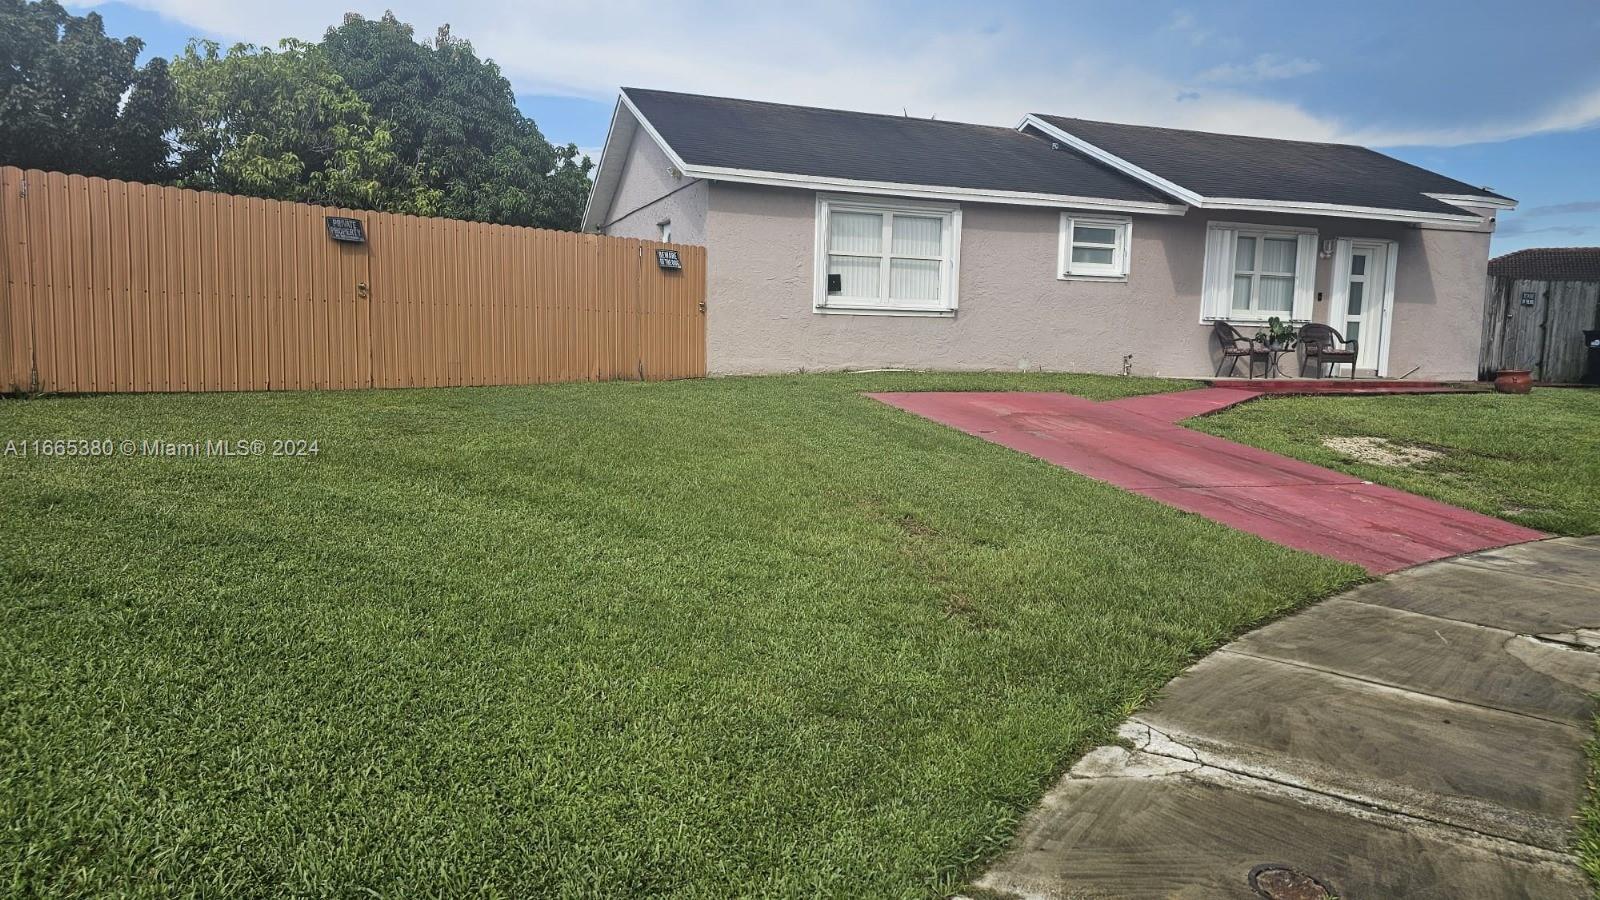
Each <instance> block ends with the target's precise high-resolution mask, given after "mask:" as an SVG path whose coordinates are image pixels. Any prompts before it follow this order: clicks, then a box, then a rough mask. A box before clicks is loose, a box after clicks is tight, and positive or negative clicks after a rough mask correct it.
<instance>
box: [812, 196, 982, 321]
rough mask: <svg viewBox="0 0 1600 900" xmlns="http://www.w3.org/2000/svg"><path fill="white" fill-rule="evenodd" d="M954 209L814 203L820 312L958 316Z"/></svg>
mask: <svg viewBox="0 0 1600 900" xmlns="http://www.w3.org/2000/svg"><path fill="white" fill-rule="evenodd" d="M959 215H960V213H959V210H957V209H956V208H954V207H937V206H932V205H927V206H924V205H920V204H919V205H916V206H901V205H898V204H896V205H892V206H878V205H867V204H862V203H857V202H853V201H839V200H829V199H822V200H819V201H818V229H817V230H818V237H819V238H820V240H819V242H818V243H819V246H820V249H821V251H822V252H821V258H820V259H819V261H818V272H819V274H820V275H821V276H822V277H821V278H820V279H819V281H820V285H819V286H820V287H821V290H820V291H819V292H818V298H817V307H818V308H819V309H824V310H844V311H848V310H860V311H868V312H870V311H874V310H881V311H886V312H938V313H946V312H949V311H951V310H953V309H955V277H954V274H955V273H954V269H955V267H954V253H953V250H954V248H955V246H956V241H957V236H956V234H955V232H956V230H957V228H958V227H959V221H960V220H959Z"/></svg>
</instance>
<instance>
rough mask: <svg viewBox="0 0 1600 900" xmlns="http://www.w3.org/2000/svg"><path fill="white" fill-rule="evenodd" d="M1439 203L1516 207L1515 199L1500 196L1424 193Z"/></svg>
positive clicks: (1503, 207) (1504, 207) (1500, 207)
mask: <svg viewBox="0 0 1600 900" xmlns="http://www.w3.org/2000/svg"><path fill="white" fill-rule="evenodd" d="M1423 196H1425V197H1432V198H1433V199H1435V200H1437V201H1439V202H1440V203H1448V204H1450V205H1451V206H1486V207H1488V208H1490V209H1516V208H1517V201H1515V200H1504V199H1502V198H1500V197H1483V196H1479V195H1477V194H1424V195H1423Z"/></svg>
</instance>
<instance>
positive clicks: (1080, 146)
mask: <svg viewBox="0 0 1600 900" xmlns="http://www.w3.org/2000/svg"><path fill="white" fill-rule="evenodd" d="M1029 126H1032V127H1034V128H1037V129H1038V130H1040V131H1042V132H1044V133H1045V134H1046V135H1048V136H1049V137H1051V138H1052V139H1054V140H1057V141H1060V142H1061V143H1063V144H1066V145H1067V146H1068V147H1071V148H1072V149H1074V150H1076V151H1078V152H1079V153H1082V154H1083V155H1084V156H1087V157H1089V158H1090V159H1093V160H1095V161H1097V162H1100V163H1104V164H1105V165H1107V166H1110V167H1111V168H1113V169H1116V170H1117V171H1118V172H1121V173H1122V174H1124V175H1130V176H1132V177H1134V178H1137V179H1138V180H1140V181H1142V182H1144V183H1145V184H1148V185H1150V186H1151V187H1153V188H1156V189H1158V190H1162V191H1166V192H1167V193H1169V194H1171V195H1172V196H1174V197H1177V198H1178V199H1179V200H1182V201H1183V202H1185V203H1187V204H1189V205H1190V206H1201V205H1202V202H1201V201H1203V200H1205V198H1204V197H1202V196H1200V195H1199V194H1197V193H1195V192H1194V191H1191V190H1189V189H1188V188H1186V187H1184V186H1182V185H1180V184H1177V183H1174V182H1171V181H1168V180H1167V179H1165V178H1162V177H1161V176H1160V175H1157V174H1156V173H1154V172H1151V171H1148V170H1146V169H1141V168H1139V167H1138V166H1136V165H1134V164H1133V163H1131V162H1128V161H1127V160H1125V159H1123V158H1122V157H1120V156H1117V155H1116V154H1114V153H1108V152H1106V151H1105V150H1102V149H1100V148H1099V147H1096V146H1095V145H1094V144H1091V143H1089V142H1088V141H1086V140H1084V139H1083V138H1080V137H1078V136H1077V135H1075V134H1069V133H1068V132H1065V131H1062V130H1061V129H1060V128H1057V127H1056V126H1054V125H1051V124H1050V123H1049V122H1046V121H1045V120H1043V119H1041V118H1039V117H1038V116H1034V115H1027V116H1024V117H1023V118H1022V122H1021V124H1019V125H1018V126H1017V130H1018V131H1021V130H1023V129H1024V128H1027V127H1029Z"/></svg>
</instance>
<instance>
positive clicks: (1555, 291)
mask: <svg viewBox="0 0 1600 900" xmlns="http://www.w3.org/2000/svg"><path fill="white" fill-rule="evenodd" d="M1592 328H1600V282H1594V281H1540V280H1534V279H1527V278H1508V277H1505V276H1490V278H1489V284H1488V289H1487V290H1486V291H1485V296H1484V304H1483V346H1482V348H1481V351H1480V353H1479V357H1478V377H1480V378H1492V377H1494V373H1495V372H1498V371H1500V370H1502V369H1529V370H1531V371H1532V372H1533V377H1534V378H1535V379H1537V380H1539V381H1549V382H1556V383H1571V382H1576V381H1578V380H1579V379H1581V378H1582V377H1583V369H1584V364H1585V361H1586V359H1587V355H1588V348H1587V346H1586V345H1585V344H1584V342H1583V332H1584V331H1585V330H1586V329H1592Z"/></svg>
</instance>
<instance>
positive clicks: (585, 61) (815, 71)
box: [80, 0, 1600, 145]
mask: <svg viewBox="0 0 1600 900" xmlns="http://www.w3.org/2000/svg"><path fill="white" fill-rule="evenodd" d="M80 2H81V0H80ZM89 2H91V3H92V2H96V0H89ZM124 2H128V3H131V4H132V5H136V6H140V7H143V8H146V9H150V10H154V11H156V12H159V13H161V14H163V15H166V16H168V17H170V18H173V19H176V20H178V21H181V22H183V23H185V24H188V25H190V26H191V27H195V28H197V29H203V30H205V31H207V32H209V33H213V34H218V35H222V36H224V37H226V38H228V39H237V40H244V41H250V42H254V43H271V42H273V41H276V40H277V39H278V38H280V37H299V38H304V39H308V40H315V39H317V38H318V37H320V35H321V34H322V32H323V31H324V30H326V29H327V28H328V27H329V26H330V25H334V24H337V22H338V19H339V16H338V14H337V13H335V12H333V9H334V8H330V7H328V6H327V5H326V4H325V3H324V2H322V0H275V2H273V3H216V2H210V0H124ZM383 6H392V8H393V9H394V11H395V14H396V15H397V16H399V17H400V18H401V19H402V20H404V21H407V22H410V23H412V24H413V25H415V26H416V29H417V33H418V36H419V37H422V36H427V35H431V34H432V33H433V31H434V29H435V28H436V27H437V26H438V25H439V23H441V22H449V23H450V25H451V31H452V33H454V34H456V35H459V36H462V37H465V38H468V39H470V40H471V41H472V42H473V44H474V45H475V46H476V47H477V49H478V51H479V52H480V53H481V54H483V55H486V56H489V57H491V58H493V59H494V60H495V61H496V62H497V63H499V65H500V67H501V69H502V71H504V73H505V74H506V77H507V78H509V79H510V80H511V82H512V84H513V86H514V87H515V89H516V90H517V92H518V93H519V94H529V93H546V94H560V95H567V96H576V97H585V98H590V99H594V100H598V101H601V102H606V103H609V102H610V100H611V99H612V98H614V97H615V95H616V89H617V88H618V87H619V86H622V85H637V86H640V87H657V88H664V89H670V90H683V91H692V92H699V93H710V94H720V95H725V96H736V97H749V98H753V99H762V100H775V101H782V102H789V103H801V104H812V105H818V106H832V107H839V108H844V109H858V110H867V111H873V112H889V113H898V112H900V110H901V109H902V108H905V109H907V110H909V111H910V113H911V114H912V115H918V116H928V115H937V116H938V117H939V118H941V119H947V120H951V119H953V120H962V121H969V122H986V123H991V124H1000V125H1011V124H1015V122H1016V121H1017V120H1018V119H1020V118H1021V116H1022V114H1023V113H1025V112H1035V111H1037V112H1051V113H1059V114H1062V115H1072V116H1082V117H1085V118H1104V119H1111V120H1115V121H1122V122H1135V123H1142V124H1162V125H1169V126H1173V127H1180V128H1201V129H1211V130H1218V131H1231V132H1239V133H1245V134H1261V135H1270V136H1276V137H1288V138H1299V139H1304V140H1324V141H1332V140H1340V141H1352V142H1359V143H1368V144H1377V145H1402V144H1459V143H1470V142H1474V141H1482V140H1502V139H1505V138H1508V137H1517V136H1521V135H1525V134H1530V133H1537V132H1542V131H1555V130H1563V129H1569V128H1576V127H1582V126H1584V125H1586V124H1592V123H1596V122H1600V90H1597V91H1595V92H1594V93H1592V94H1590V95H1587V96H1584V97H1579V98H1575V99H1571V100H1568V101H1565V102H1562V103H1558V104H1556V105H1555V106H1553V107H1551V108H1550V109H1549V110H1546V111H1544V112H1540V113H1536V114H1533V115H1530V116H1527V117H1524V118H1521V119H1517V120H1511V121H1505V122H1493V123H1467V124H1463V125H1460V126H1448V127H1443V128H1435V127H1425V128H1423V127H1419V128H1408V127H1373V126H1365V127H1364V126H1360V125H1356V124H1353V123H1350V122H1346V121H1343V120H1340V119H1338V118H1333V117H1329V116H1325V115H1319V114H1316V113H1314V112H1311V111H1309V110H1307V109H1306V108H1304V107H1303V106H1301V105H1299V104H1297V103H1293V102H1289V101H1284V100H1276V99H1269V98H1264V97H1259V96H1253V95H1251V94H1250V93H1249V92H1248V90H1247V85H1246V84H1245V83H1243V82H1238V83H1235V82H1233V81H1229V80H1227V79H1219V80H1217V81H1215V82H1214V83H1213V84H1214V86H1213V87H1210V88H1209V89H1207V90H1204V91H1199V92H1197V91H1194V90H1192V89H1191V86H1187V85H1184V84H1182V83H1181V82H1179V81H1178V80H1176V79H1174V78H1169V77H1166V76H1164V75H1162V74H1160V73H1159V72H1158V71H1156V70H1155V69H1154V68H1153V67H1151V66H1149V65H1141V64H1140V63H1139V62H1138V61H1137V60H1136V59H1134V58H1133V57H1131V56H1130V55H1128V54H1127V53H1125V52H1119V50H1118V48H1108V47H1103V46H1085V45H1081V44H1080V45H1074V44H1073V43H1072V41H1071V40H1070V38H1069V37H1062V38H1059V39H1052V40H1050V41H1040V40H1038V39H1037V35H1036V33H1035V32H1034V31H1033V30H1032V29H1031V28H1030V27H1029V25H1028V23H1025V22H1015V21H1011V20H1009V19H1007V18H1006V17H1005V15H1006V14H1005V13H1004V12H1000V11H993V12H986V14H985V15H972V14H971V13H970V11H969V10H968V9H966V8H965V7H957V8H953V9H949V10H945V11H941V9H940V8H939V7H937V6H932V7H928V9H927V10H926V11H925V12H924V13H923V14H921V15H919V16H918V17H916V18H912V19H908V18H906V17H905V16H903V15H900V14H898V13H895V12H893V11H889V10H884V9H880V8H878V7H876V6H874V5H873V4H863V3H857V2H849V0H825V2H822V3H820V4H811V5H808V6H806V7H805V8H804V9H803V10H801V9H799V8H797V7H796V6H795V5H784V6H776V5H774V6H764V5H761V4H748V3H735V2H732V0H682V2H680V3H677V4H673V5H671V6H670V7H663V6H662V5H661V4H660V3H658V2H654V0H649V2H647V0H618V2H609V3H606V4H604V6H603V8H597V6H596V5H594V4H574V3H571V2H570V0H559V2H557V0H528V2H519V0H462V2H456V3H449V2H444V0H393V2H391V3H385V4H383V5H382V6H379V7H375V8H371V9H365V10H362V13H363V14H365V15H368V16H377V15H381V14H382V12H383ZM1167 28H1168V30H1169V31H1170V32H1173V33H1177V34H1180V35H1182V36H1184V37H1185V38H1186V39H1187V40H1189V41H1191V42H1193V43H1196V44H1200V43H1204V44H1207V45H1208V46H1213V47H1222V48H1223V49H1226V46H1227V44H1228V41H1227V40H1226V39H1224V37H1220V36H1214V35H1212V34H1211V32H1210V31H1209V30H1207V28H1205V27H1204V26H1203V25H1202V24H1201V23H1200V22H1199V21H1198V20H1197V19H1196V18H1195V17H1194V16H1193V15H1191V14H1188V13H1178V14H1177V15H1175V16H1174V17H1173V19H1172V20H1171V22H1170V23H1169V24H1168V26H1167ZM1258 64H1260V65H1259V67H1258ZM1306 65H1314V63H1311V62H1310V61H1308V60H1295V59H1290V60H1282V59H1272V60H1268V61H1267V62H1266V63H1262V61H1261V60H1260V59H1258V60H1256V61H1255V62H1253V63H1250V64H1247V65H1246V66H1244V67H1242V68H1244V69H1250V70H1251V71H1252V72H1255V73H1256V74H1269V75H1270V74H1274V73H1282V72H1286V71H1292V70H1294V69H1295V68H1296V67H1298V68H1301V69H1303V68H1304V67H1305V66H1306ZM1302 74H1303V73H1302ZM1278 77H1286V76H1281V75H1279V76H1278Z"/></svg>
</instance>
